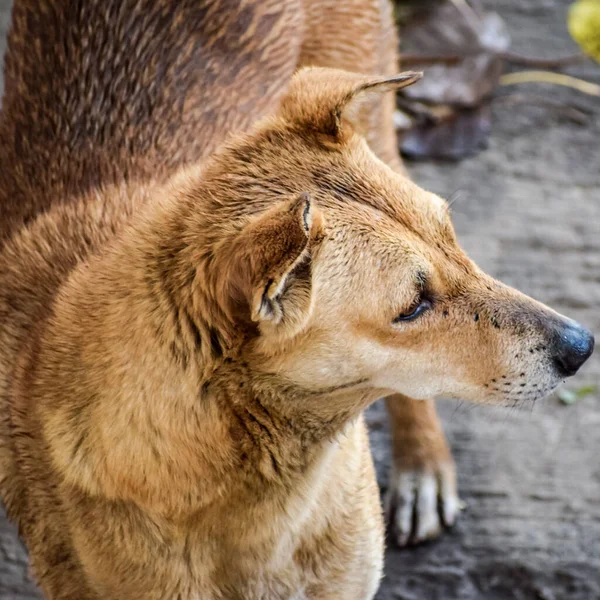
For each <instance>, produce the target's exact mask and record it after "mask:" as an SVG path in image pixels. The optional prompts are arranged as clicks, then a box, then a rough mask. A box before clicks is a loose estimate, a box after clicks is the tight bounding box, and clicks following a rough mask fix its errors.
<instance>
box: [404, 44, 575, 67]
mask: <svg viewBox="0 0 600 600" xmlns="http://www.w3.org/2000/svg"><path fill="white" fill-rule="evenodd" d="M482 52H487V51H486V50H484V49H483V48H482V49H481V51H480V52H469V53H468V54H448V55H445V56H443V55H435V54H429V55H427V54H424V55H419V54H400V63H401V64H403V65H434V64H446V65H455V64H459V63H460V62H461V61H463V60H465V59H466V58H470V57H473V56H477V55H478V54H481V53H482ZM489 55H490V57H495V58H500V59H502V60H505V61H507V62H510V63H512V64H515V65H524V66H526V67H537V68H540V69H562V68H564V67H568V66H570V65H573V64H576V63H578V62H581V61H583V60H584V59H585V54H573V55H571V56H561V57H559V58H533V57H529V56H521V55H520V54H515V53H514V52H494V53H493V52H489Z"/></svg>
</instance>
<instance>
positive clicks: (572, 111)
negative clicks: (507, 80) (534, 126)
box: [492, 93, 590, 125]
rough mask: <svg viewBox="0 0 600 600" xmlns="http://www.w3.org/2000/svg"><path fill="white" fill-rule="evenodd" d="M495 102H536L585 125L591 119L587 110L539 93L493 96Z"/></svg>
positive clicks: (537, 104)
mask: <svg viewBox="0 0 600 600" xmlns="http://www.w3.org/2000/svg"><path fill="white" fill-rule="evenodd" d="M492 101H494V102H502V103H503V104H518V103H521V102H524V103H531V104H535V105H536V106H543V107H547V108H552V109H555V110H559V111H560V112H562V113H564V115H565V116H567V117H568V118H569V119H571V120H572V121H574V122H575V123H578V124H580V125H585V124H586V123H587V122H588V119H589V116H590V115H589V113H588V112H587V111H584V110H581V109H580V108H576V107H575V106H569V105H568V104H565V103H564V102H560V101H558V100H552V99H550V98H546V97H545V96H540V95H539V94H519V93H517V94H505V95H502V96H494V97H493V98H492Z"/></svg>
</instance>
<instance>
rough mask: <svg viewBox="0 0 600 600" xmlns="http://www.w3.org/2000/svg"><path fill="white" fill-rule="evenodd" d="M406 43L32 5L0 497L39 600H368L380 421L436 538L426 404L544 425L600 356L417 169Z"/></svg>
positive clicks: (283, 7)
mask: <svg viewBox="0 0 600 600" xmlns="http://www.w3.org/2000/svg"><path fill="white" fill-rule="evenodd" d="M396 48H397V39H396V33H395V30H394V26H393V22H392V16H391V8H390V6H389V5H388V4H387V3H386V2H384V0H343V1H342V2H334V1H331V0H328V1H325V2H320V1H318V0H303V1H299V0H298V1H294V0H284V1H278V2H270V1H269V0H266V1H263V2H253V1H243V0H214V1H213V2H202V1H201V0H180V1H178V2H174V1H173V0H119V1H117V0H103V1H102V2H100V1H99V0H87V1H86V2H82V1H80V0H79V1H78V0H42V2H39V1H37V2H33V1H32V0H17V1H16V2H15V6H14V9H13V23H12V28H11V31H10V34H9V47H8V54H7V57H6V66H5V81H6V93H5V97H4V100H3V107H2V113H1V115H0V162H1V164H2V165H3V168H2V171H1V172H0V244H1V246H0V248H1V249H0V403H1V404H2V406H1V407H0V494H1V496H2V498H3V500H4V502H5V504H6V506H7V510H8V513H9V516H10V517H11V518H12V519H14V520H15V522H17V524H18V525H19V529H20V532H21V535H22V536H23V539H24V540H25V543H26V545H27V547H28V549H29V551H30V556H31V563H32V567H33V570H34V573H35V576H36V577H37V579H38V581H39V583H40V586H41V587H42V589H43V591H44V592H45V594H46V596H47V597H48V598H60V599H67V600H68V599H73V600H74V599H77V600H88V599H90V600H92V599H100V598H102V599H108V598H114V599H117V598H118V599H119V600H128V599H134V598H135V599H137V598H147V599H152V598H156V599H161V600H162V599H165V598H173V599H176V598H179V599H181V600H184V599H185V600H187V599H199V598H202V599H203V600H204V599H211V598H214V599H221V598H222V599H225V598H226V599H238V598H239V599H250V598H264V599H267V598H296V599H301V598H307V599H308V598H310V599H318V598H328V599H329V598H344V599H354V598H355V599H365V598H372V597H373V595H374V594H375V591H376V589H377V585H378V581H379V578H380V575H381V569H382V559H383V527H382V522H381V514H380V513H381V510H380V506H379V497H378V490H377V486H376V481H375V477H374V473H373V466H372V459H371V456H370V453H369V447H368V441H367V436H366V430H365V426H364V422H363V419H362V416H361V413H362V410H363V409H364V408H365V407H366V406H367V405H368V404H369V403H371V402H372V401H374V400H375V399H376V398H378V397H381V396H386V397H387V405H388V407H389V409H390V410H389V412H390V418H391V425H392V431H393V435H394V468H393V473H392V479H391V486H390V492H389V497H388V499H387V505H388V509H389V515H390V519H391V521H392V526H393V531H394V532H395V534H396V538H397V540H398V542H399V543H401V544H405V543H407V542H409V541H419V540H421V539H426V538H428V537H431V536H434V535H437V534H438V533H439V531H440V528H441V525H442V523H443V522H446V523H447V524H451V523H452V522H453V520H454V518H455V516H456V512H457V506H458V501H457V496H456V482H455V474H454V466H453V463H452V459H451V456H450V453H449V451H448V447H447V444H446V442H445V439H444V436H443V433H442V430H441V427H440V424H439V421H438V419H437V416H436V414H435V408H434V405H433V403H432V401H431V400H424V399H425V398H431V397H433V396H435V395H438V394H446V395H454V396H459V397H462V398H466V399H469V400H472V401H496V402H502V401H517V400H520V399H523V400H524V399H531V400H532V399H534V398H538V397H542V396H544V395H545V394H547V393H548V392H550V391H551V390H552V389H553V388H554V387H555V386H556V385H557V384H558V383H559V382H560V381H561V380H562V379H563V378H564V377H566V376H569V375H572V374H574V373H575V372H576V371H577V369H578V368H579V367H580V366H581V365H582V364H583V362H585V360H586V359H587V357H588V356H589V355H590V354H591V352H592V349H593V337H592V336H591V334H590V333H589V332H588V331H587V330H586V329H584V328H583V327H581V326H580V325H578V324H576V323H574V322H573V321H570V320H569V319H566V318H565V317H562V316H561V315H558V314H557V313H555V312H553V311H552V310H550V309H549V308H547V307H545V306H543V305H541V304H539V303H537V302H535V301H534V300H532V299H530V298H528V297H526V296H524V295H523V294H520V293H519V292H517V291H516V290H514V289H511V288H509V287H507V286H503V285H502V284H500V283H498V282H497V281H495V280H493V279H492V278H490V277H489V276H487V275H486V274H484V273H483V272H481V271H480V270H479V269H478V268H477V267H476V266H475V265H474V264H473V263H472V261H470V260H469V259H468V258H467V257H466V256H465V254H464V253H463V251H462V250H461V249H460V248H459V246H458V244H457V242H456V239H455V236H454V233H453V230H452V226H451V223H450V219H449V214H448V209H447V205H446V203H445V202H444V201H443V200H442V199H440V198H438V197H437V196H435V195H433V194H430V193H428V192H426V191H424V190H422V189H420V188H419V187H418V186H416V185H415V184H413V183H412V182H411V181H410V180H409V179H408V178H407V177H406V175H405V174H404V173H403V170H402V166H401V162H400V159H399V156H398V153H397V143H396V140H395V135H394V132H393V127H392V113H393V110H394V101H393V94H391V93H390V92H391V91H392V90H394V89H399V88H400V87H403V86H405V85H409V84H411V83H413V82H415V81H416V80H417V79H418V74H413V73H406V74H401V75H396V71H397V64H396V62H397V56H396ZM302 67H312V68H304V69H302ZM438 496H439V497H440V498H441V507H442V509H441V514H439V513H438V506H437V502H438ZM413 516H414V517H415V518H413ZM413 522H415V523H416V526H415V527H414V528H413Z"/></svg>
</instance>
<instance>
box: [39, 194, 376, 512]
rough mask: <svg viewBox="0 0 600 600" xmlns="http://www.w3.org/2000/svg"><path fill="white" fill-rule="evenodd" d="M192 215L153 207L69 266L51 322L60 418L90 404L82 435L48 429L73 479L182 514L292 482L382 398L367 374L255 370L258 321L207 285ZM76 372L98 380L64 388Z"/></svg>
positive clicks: (65, 418)
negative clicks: (234, 492)
mask: <svg viewBox="0 0 600 600" xmlns="http://www.w3.org/2000/svg"><path fill="white" fill-rule="evenodd" d="M184 223H185V211H181V210H180V207H178V206H177V204H173V205H170V204H165V205H163V206H158V205H157V207H155V208H154V209H150V212H149V215H147V216H146V218H145V219H141V220H140V224H138V225H136V226H135V227H133V228H132V229H131V230H129V231H127V232H125V233H124V234H123V237H122V238H121V239H120V240H118V241H117V243H116V244H115V246H114V247H113V248H112V249H111V250H110V251H108V252H107V253H106V254H104V255H103V256H102V257H100V258H99V259H98V260H92V261H91V264H90V265H88V266H86V267H85V268H84V269H81V270H80V271H79V272H78V273H76V274H75V275H74V277H73V278H72V279H71V281H70V282H69V283H68V287H69V288H70V289H69V290H68V292H69V293H68V297H69V298H70V302H69V303H68V304H64V305H61V304H60V303H59V304H58V306H57V313H56V318H55V321H54V324H53V326H52V328H53V329H54V330H55V331H56V332H57V335H56V339H57V340H58V339H64V338H65V337H67V336H69V334H70V333H71V338H72V340H71V341H72V346H68V345H67V346H66V350H65V355H64V356H63V357H61V361H60V363H59V364H54V365H52V368H51V369H50V370H49V371H48V372H53V373H54V374H55V376H52V377H50V378H49V379H48V381H47V382H45V384H44V385H46V386H47V389H48V388H54V390H53V392H51V393H49V394H48V397H49V398H50V397H51V396H52V394H53V393H54V395H55V396H56V397H57V398H60V402H57V403H56V407H55V408H53V409H52V410H55V416H56V421H55V423H54V425H55V426H56V425H57V423H58V424H60V423H65V422H68V420H69V418H70V415H71V414H72V413H73V411H74V410H75V409H77V410H81V411H91V412H94V414H95V418H94V419H93V420H92V421H91V422H93V427H94V428H95V429H93V430H89V431H86V432H85V434H84V436H83V437H75V436H74V435H71V433H70V432H69V431H68V430H65V428H64V427H63V426H60V427H58V426H56V427H55V429H54V431H60V432H61V434H60V435H59V436H57V439H50V440H49V443H50V446H51V447H52V448H53V455H54V458H55V460H57V461H60V463H61V467H62V469H63V472H65V473H67V474H69V473H71V476H69V475H67V479H68V480H70V481H71V482H72V483H74V484H75V483H76V484H77V485H79V486H81V485H82V482H83V487H84V489H85V490H86V491H87V492H88V493H92V494H94V495H101V496H104V497H107V498H109V499H114V500H119V499H120V500H128V501H133V502H135V503H137V504H138V505H141V506H143V507H144V508H145V509H147V510H148V511H150V512H154V513H156V514H158V515H161V516H166V517H169V518H173V519H185V518H186V515H190V514H194V513H197V512H198V511H200V510H202V509H203V508H204V507H206V506H208V505H214V504H215V503H219V502H222V501H223V499H225V500H226V499H227V498H228V497H230V493H231V489H232V487H235V486H237V487H239V486H242V487H244V486H246V487H247V486H250V487H251V488H254V489H259V490H262V492H261V493H262V494H264V493H268V490H269V489H273V490H274V491H275V490H276V489H277V490H279V491H281V489H282V487H283V488H287V489H290V490H291V489H292V488H293V487H294V481H295V482H297V481H298V480H300V479H302V477H304V476H305V473H308V472H310V471H311V465H314V464H316V463H318V462H319V460H320V457H321V456H322V455H323V453H327V452H331V449H332V444H333V447H334V446H335V440H336V436H338V435H339V434H340V433H342V432H343V430H344V428H345V426H346V425H347V424H348V423H349V422H351V421H352V420H353V419H354V418H356V417H357V416H358V415H359V414H360V411H361V410H362V408H364V407H365V406H366V405H367V404H368V403H369V402H371V401H372V400H374V399H375V397H374V393H373V392H372V391H366V390H364V389H361V388H360V383H361V382H356V383H357V385H356V386H355V388H354V387H351V388H349V389H339V388H336V389H331V390H310V389H303V388H300V387H298V386H295V385H293V384H291V383H289V382H286V381H285V380H283V379H280V378H279V377H277V376H274V375H273V374H269V373H261V372H260V371H259V370H257V369H256V368H254V367H253V368H250V367H249V366H248V364H247V362H246V361H245V360H244V353H243V348H244V344H246V343H247V342H248V337H247V336H252V335H256V332H247V331H244V330H243V329H241V330H240V328H239V327H237V325H236V324H235V323H232V322H231V321H229V320H228V316H227V315H226V313H225V312H224V311H223V310H221V309H220V308H219V307H218V306H216V305H215V303H214V298H212V297H211V295H210V294H209V293H208V294H207V293H204V292H202V289H201V287H202V281H199V277H201V275H202V271H201V270H200V269H198V266H197V263H195V261H193V260H191V258H194V257H196V256H198V252H196V253H190V251H189V237H190V233H189V232H188V231H186V230H185V225H184ZM196 241H197V240H196ZM200 254H202V252H200ZM73 323H76V324H78V325H77V327H73V326H72V324H73ZM89 340H96V342H95V343H94V344H93V345H89ZM46 343H48V344H52V343H53V339H52V337H50V338H49V339H48V340H47V341H46ZM81 344H83V345H84V346H85V347H84V346H81ZM90 352H97V353H100V354H98V355H97V356H95V355H94V356H89V353H90ZM84 356H85V359H84V358H82V357H84ZM82 360H84V361H85V364H83V363H82ZM90 370H91V371H93V372H91V371H90ZM81 372H86V379H87V380H86V381H83V380H82V382H80V383H81V384H82V385H84V386H89V389H87V388H86V389H82V390H79V391H76V392H77V394H76V396H75V395H74V396H73V398H70V397H67V395H68V394H66V392H65V390H68V389H70V382H71V381H72V380H73V373H81ZM74 393H75V392H74ZM82 398H83V399H85V398H89V399H91V400H90V402H89V403H87V404H85V406H81V407H80V406H79V404H81V402H82ZM90 426H92V425H90ZM51 430H52V427H51V426H49V427H48V429H47V431H51ZM82 439H83V442H82Z"/></svg>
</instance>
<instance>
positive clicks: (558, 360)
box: [550, 321, 594, 377]
mask: <svg viewBox="0 0 600 600" xmlns="http://www.w3.org/2000/svg"><path fill="white" fill-rule="evenodd" d="M550 351H551V353H552V358H553V359H554V364H555V366H556V370H557V371H558V372H559V373H560V375H561V376H562V377H571V375H575V373H577V371H579V368H580V367H581V366H582V365H583V363H584V362H585V361H586V360H587V359H588V358H589V357H590V356H591V354H592V352H593V351H594V336H593V335H592V332H591V331H590V330H589V329H586V328H585V327H583V326H582V325H580V324H579V323H576V322H575V321H568V322H566V323H565V324H564V325H562V326H561V327H560V329H557V330H556V333H555V335H554V339H553V341H552V345H551V346H550Z"/></svg>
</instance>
